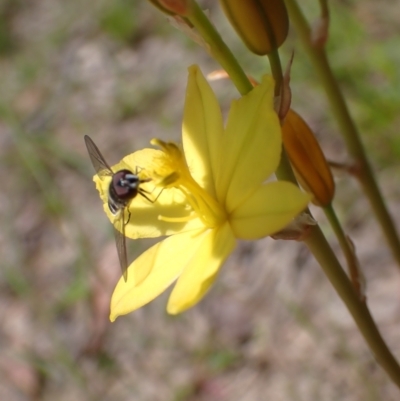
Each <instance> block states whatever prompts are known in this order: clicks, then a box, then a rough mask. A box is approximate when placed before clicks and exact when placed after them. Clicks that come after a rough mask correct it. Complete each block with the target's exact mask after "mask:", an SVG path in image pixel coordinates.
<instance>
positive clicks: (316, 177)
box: [282, 109, 335, 206]
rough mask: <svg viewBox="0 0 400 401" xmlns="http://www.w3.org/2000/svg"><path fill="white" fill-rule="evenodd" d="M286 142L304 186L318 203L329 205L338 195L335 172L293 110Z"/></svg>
mask: <svg viewBox="0 0 400 401" xmlns="http://www.w3.org/2000/svg"><path fill="white" fill-rule="evenodd" d="M282 139H283V145H284V147H285V150H286V152H287V154H288V156H289V159H290V162H291V163H292V165H293V167H294V169H295V172H296V175H297V177H298V179H299V182H300V184H301V185H302V186H303V187H304V188H305V189H307V190H309V191H310V192H311V193H312V194H313V195H314V203H316V204H317V205H319V206H327V205H328V204H329V203H330V202H331V201H332V199H333V196H334V193H335V183H334V181H333V177H332V173H331V170H330V168H329V166H328V163H327V161H326V159H325V156H324V154H323V153H322V150H321V148H320V146H319V144H318V142H317V140H316V139H315V137H314V134H313V132H312V131H311V129H310V127H309V126H308V125H307V124H306V122H305V121H304V120H303V119H302V118H301V117H300V116H299V115H298V114H297V113H296V112H295V111H293V110H292V109H290V110H289V112H288V114H287V116H286V120H285V123H284V124H283V126H282Z"/></svg>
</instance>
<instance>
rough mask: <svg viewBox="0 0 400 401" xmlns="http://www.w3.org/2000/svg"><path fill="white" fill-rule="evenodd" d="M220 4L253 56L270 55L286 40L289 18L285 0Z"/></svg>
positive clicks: (231, 0)
mask: <svg viewBox="0 0 400 401" xmlns="http://www.w3.org/2000/svg"><path fill="white" fill-rule="evenodd" d="M220 3H221V5H222V8H223V9H224V11H225V14H226V16H227V17H228V19H229V20H230V22H231V24H232V26H233V27H234V28H235V30H236V32H237V33H238V35H239V36H240V37H241V38H242V40H243V42H244V43H245V44H246V46H247V47H248V48H249V49H250V50H251V51H252V52H253V53H256V54H259V55H264V54H268V53H270V52H271V51H272V50H275V49H277V48H278V47H279V46H280V45H281V44H282V43H283V42H284V41H285V39H286V36H287V34H288V29H289V18H288V14H287V11H286V7H285V3H284V1H283V0H220Z"/></svg>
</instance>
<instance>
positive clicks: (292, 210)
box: [230, 181, 311, 240]
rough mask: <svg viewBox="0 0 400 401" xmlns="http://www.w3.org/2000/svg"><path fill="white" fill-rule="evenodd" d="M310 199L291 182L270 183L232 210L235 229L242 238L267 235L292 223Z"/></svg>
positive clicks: (232, 222) (238, 236) (251, 238)
mask: <svg viewBox="0 0 400 401" xmlns="http://www.w3.org/2000/svg"><path fill="white" fill-rule="evenodd" d="M310 199H311V196H310V195H309V194H306V193H304V192H301V191H300V190H299V189H298V188H297V187H296V186H295V185H293V184H291V183H289V182H284V181H276V182H271V183H267V184H265V185H263V186H262V187H260V188H259V189H258V190H257V191H256V192H255V193H254V194H253V195H252V196H251V197H250V198H248V199H247V200H246V202H244V203H243V204H242V205H240V207H239V208H237V209H236V210H235V211H234V212H233V214H232V216H231V220H230V222H231V226H232V230H233V232H234V233H235V236H236V237H237V238H241V239H246V240H253V239H258V238H262V237H266V236H268V235H271V234H273V233H275V232H277V231H279V230H281V229H282V228H284V227H285V226H286V225H287V224H288V223H290V221H291V220H292V219H293V218H294V217H295V216H296V215H297V214H299V213H300V212H301V211H302V210H303V209H305V207H306V206H307V204H308V202H309V201H310Z"/></svg>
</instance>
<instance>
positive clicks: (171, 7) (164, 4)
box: [149, 0, 190, 16]
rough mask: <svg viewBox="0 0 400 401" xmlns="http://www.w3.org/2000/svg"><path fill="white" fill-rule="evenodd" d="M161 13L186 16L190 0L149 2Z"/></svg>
mask: <svg viewBox="0 0 400 401" xmlns="http://www.w3.org/2000/svg"><path fill="white" fill-rule="evenodd" d="M149 1H150V3H152V4H153V5H154V6H156V7H157V8H158V9H159V10H161V11H162V12H163V13H166V14H169V15H180V16H186V15H187V13H188V10H189V5H190V0H149Z"/></svg>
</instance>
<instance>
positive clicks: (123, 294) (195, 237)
mask: <svg viewBox="0 0 400 401" xmlns="http://www.w3.org/2000/svg"><path fill="white" fill-rule="evenodd" d="M206 234H207V232H206V231H203V230H201V231H192V232H186V233H183V234H177V235H174V236H172V237H168V238H167V239H165V240H164V241H161V242H159V243H158V244H156V245H154V246H153V247H151V248H150V249H148V250H147V251H146V252H144V253H143V254H142V255H140V256H139V257H138V258H137V259H136V260H135V261H134V262H133V263H132V264H131V265H130V266H129V267H128V281H127V282H126V283H125V282H124V279H123V278H122V277H121V279H120V280H119V282H118V284H117V286H116V288H115V290H114V293H113V295H112V298H111V313H110V320H111V321H114V320H115V319H116V318H117V317H118V316H121V315H126V314H127V313H129V312H132V311H134V310H136V309H138V308H140V307H141V306H143V305H146V304H147V303H149V302H150V301H152V300H153V299H154V298H156V297H157V296H158V295H160V294H161V293H162V292H163V291H165V290H166V289H167V288H168V287H169V286H170V285H171V284H172V283H173V282H174V281H175V280H176V279H177V277H178V276H179V275H180V274H181V272H182V270H183V269H184V268H185V267H186V266H187V264H188V263H189V261H190V260H192V258H193V255H194V254H196V252H197V249H198V248H199V246H201V244H202V241H203V238H204V237H205V236H206Z"/></svg>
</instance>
